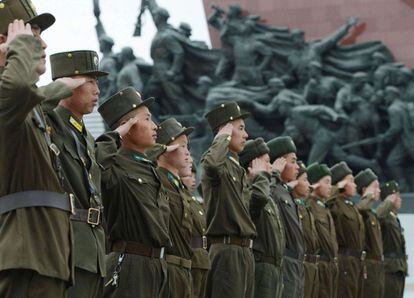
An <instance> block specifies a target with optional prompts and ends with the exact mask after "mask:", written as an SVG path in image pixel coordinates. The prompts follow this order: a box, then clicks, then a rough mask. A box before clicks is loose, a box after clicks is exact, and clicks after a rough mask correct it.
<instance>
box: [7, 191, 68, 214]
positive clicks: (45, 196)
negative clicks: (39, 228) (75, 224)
mask: <svg viewBox="0 0 414 298" xmlns="http://www.w3.org/2000/svg"><path fill="white" fill-rule="evenodd" d="M30 207H49V208H56V209H60V210H63V211H67V212H71V213H72V214H74V211H75V199H74V196H73V195H72V194H69V195H68V194H66V193H57V192H52V191H42V190H29V191H21V192H15V193H12V194H9V195H6V196H3V197H1V198H0V214H4V213H7V212H10V211H13V210H16V209H20V208H30Z"/></svg>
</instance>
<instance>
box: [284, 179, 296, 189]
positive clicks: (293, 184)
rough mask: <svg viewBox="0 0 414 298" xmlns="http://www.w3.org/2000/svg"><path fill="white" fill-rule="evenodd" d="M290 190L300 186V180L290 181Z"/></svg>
mask: <svg viewBox="0 0 414 298" xmlns="http://www.w3.org/2000/svg"><path fill="white" fill-rule="evenodd" d="M286 184H287V185H288V186H289V187H290V188H292V189H293V188H295V187H296V186H297V185H298V184H299V180H293V181H290V182H288V183H286Z"/></svg>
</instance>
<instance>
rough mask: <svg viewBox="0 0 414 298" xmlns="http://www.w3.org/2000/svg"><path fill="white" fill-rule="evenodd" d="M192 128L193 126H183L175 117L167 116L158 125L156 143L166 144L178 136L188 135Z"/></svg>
mask: <svg viewBox="0 0 414 298" xmlns="http://www.w3.org/2000/svg"><path fill="white" fill-rule="evenodd" d="M193 130H194V128H193V127H183V126H182V124H181V123H180V122H178V121H177V120H176V119H175V118H168V119H167V120H164V121H163V122H161V124H160V125H159V126H158V131H157V143H159V144H163V145H168V144H170V143H171V142H172V141H174V140H175V139H177V138H178V137H179V136H182V135H187V136H188V135H189V134H190V133H191V132H192V131H193Z"/></svg>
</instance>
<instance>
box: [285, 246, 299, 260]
mask: <svg viewBox="0 0 414 298" xmlns="http://www.w3.org/2000/svg"><path fill="white" fill-rule="evenodd" d="M283 255H284V256H285V257H289V258H292V259H296V260H298V261H301V262H303V257H304V255H300V254H299V253H298V252H297V251H294V250H291V249H287V248H285V250H284V252H283Z"/></svg>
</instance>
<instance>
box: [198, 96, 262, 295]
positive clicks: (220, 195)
mask: <svg viewBox="0 0 414 298" xmlns="http://www.w3.org/2000/svg"><path fill="white" fill-rule="evenodd" d="M248 116H249V114H248V113H243V112H241V110H240V107H239V106H238V105H237V103H236V102H226V103H222V104H221V105H220V106H218V107H217V108H214V109H213V110H211V111H210V112H208V113H207V114H206V118H207V121H208V123H209V125H210V127H211V129H212V130H213V132H214V134H215V137H214V141H213V144H212V145H211V147H210V148H209V149H208V150H207V152H206V153H205V154H204V155H203V157H202V159H201V166H202V169H203V173H202V180H201V181H202V192H203V196H204V199H205V200H206V204H207V236H208V241H209V244H210V251H209V253H210V259H211V271H210V272H209V275H208V279H207V295H206V296H207V297H240V298H243V297H253V290H254V258H253V253H252V247H253V238H255V237H256V228H255V226H254V223H253V221H252V220H251V218H250V214H249V203H250V198H251V193H250V190H249V187H248V184H247V176H246V172H245V170H244V169H243V168H242V167H241V166H240V164H239V158H238V155H237V154H238V153H240V152H241V151H242V150H243V148H244V145H245V143H246V139H247V136H248V135H247V133H246V130H245V129H246V128H245V124H244V120H243V119H245V118H246V117H248ZM263 170H264V168H263V167H262V166H261V165H255V166H254V167H253V168H252V169H251V171H250V174H251V176H253V177H254V176H257V177H256V179H255V182H254V183H253V189H254V191H255V192H257V194H256V195H260V194H259V193H260V192H263V190H262V189H261V188H260V184H261V183H262V182H263V180H266V178H265V177H263V176H262V175H259V173H260V172H261V171H263ZM262 195H264V196H265V194H262Z"/></svg>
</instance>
